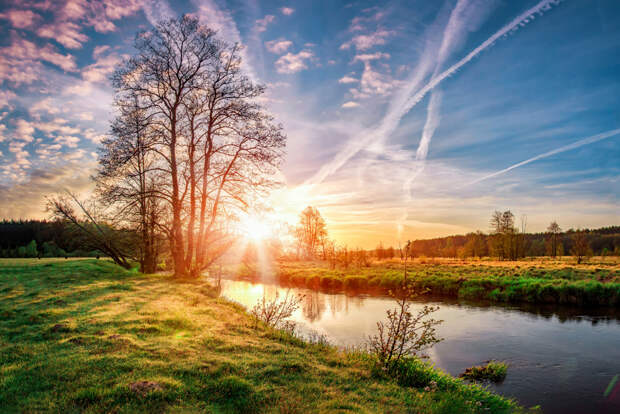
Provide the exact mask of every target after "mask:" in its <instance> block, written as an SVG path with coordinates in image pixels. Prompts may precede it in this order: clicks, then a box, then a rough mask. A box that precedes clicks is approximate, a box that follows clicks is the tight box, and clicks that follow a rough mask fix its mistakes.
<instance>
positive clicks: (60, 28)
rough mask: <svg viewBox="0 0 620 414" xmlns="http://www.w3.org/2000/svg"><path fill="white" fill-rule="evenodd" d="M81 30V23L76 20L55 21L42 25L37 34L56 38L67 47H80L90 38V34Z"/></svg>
mask: <svg viewBox="0 0 620 414" xmlns="http://www.w3.org/2000/svg"><path fill="white" fill-rule="evenodd" d="M80 30H81V28H80V25H78V24H77V23H75V22H71V21H69V22H54V23H51V24H47V25H44V26H41V27H40V28H39V29H38V30H37V35H39V36H40V37H44V38H48V39H54V40H55V41H57V42H58V43H60V44H61V45H63V46H64V47H66V48H69V49H79V48H81V47H82V43H84V42H86V41H87V40H88V36H86V35H85V34H83V33H82V32H81V31H80Z"/></svg>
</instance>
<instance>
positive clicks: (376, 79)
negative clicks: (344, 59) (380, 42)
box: [350, 52, 398, 99]
mask: <svg viewBox="0 0 620 414" xmlns="http://www.w3.org/2000/svg"><path fill="white" fill-rule="evenodd" d="M389 57H390V55H389V54H388V53H380V52H377V53H373V54H362V55H356V56H355V58H354V59H353V62H363V64H364V71H363V72H362V76H361V77H360V80H359V88H352V89H350V92H351V94H352V95H353V97H354V98H356V99H363V98H369V97H370V96H372V95H381V96H385V95H387V94H389V93H390V92H391V91H392V89H393V88H394V87H395V86H396V85H397V84H398V81H396V80H394V79H392V77H391V76H389V75H388V74H384V73H380V72H378V71H377V70H375V69H374V68H373V67H372V65H371V62H372V61H374V60H378V59H384V58H389Z"/></svg>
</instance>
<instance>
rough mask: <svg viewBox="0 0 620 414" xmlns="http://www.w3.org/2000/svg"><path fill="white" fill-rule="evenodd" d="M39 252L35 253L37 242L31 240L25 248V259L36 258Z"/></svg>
mask: <svg viewBox="0 0 620 414" xmlns="http://www.w3.org/2000/svg"><path fill="white" fill-rule="evenodd" d="M38 255H39V252H38V251H37V242H36V241H34V240H32V241H31V242H30V243H28V245H27V246H26V256H25V257H37V256H38Z"/></svg>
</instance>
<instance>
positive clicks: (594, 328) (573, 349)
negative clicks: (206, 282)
mask: <svg viewBox="0 0 620 414" xmlns="http://www.w3.org/2000/svg"><path fill="white" fill-rule="evenodd" d="M287 290H288V289H287V288H283V287H278V286H276V285H272V284H256V283H250V282H245V281H231V280H224V281H222V294H223V295H224V296H225V297H227V298H229V299H232V300H234V301H236V302H239V303H241V304H243V305H245V306H246V307H248V308H251V307H252V306H253V305H254V304H255V303H256V302H257V301H258V300H259V299H260V298H262V296H263V294H266V295H267V297H268V298H273V297H274V296H275V294H276V292H280V294H281V295H284V294H285V293H286V291H287ZM291 294H302V295H304V297H303V300H302V303H301V306H300V309H299V310H298V311H297V312H296V313H295V314H294V315H293V317H292V319H293V320H294V321H296V322H297V323H298V324H299V325H300V327H301V329H302V331H305V332H308V331H313V332H316V333H319V334H322V335H325V336H326V337H327V338H328V340H329V341H330V342H331V343H333V344H335V345H340V346H351V345H360V344H363V343H364V342H365V341H366V338H367V337H368V335H370V334H373V333H374V332H375V330H376V322H377V321H379V320H383V319H384V318H385V311H386V310H387V309H389V308H393V307H394V301H393V300H392V299H390V298H385V297H368V296H348V295H345V294H342V293H321V292H316V291H311V290H307V289H291ZM425 303H431V304H435V305H439V306H440V307H441V309H440V310H439V311H438V312H436V313H435V314H434V317H435V318H436V319H443V320H444V323H443V324H442V325H441V326H440V327H439V329H438V333H439V335H440V337H443V338H445V340H444V341H443V342H441V343H439V344H438V345H436V346H435V347H434V348H433V349H431V351H430V352H429V353H428V354H429V356H430V358H431V360H432V361H433V362H434V363H435V365H436V366H438V367H440V368H441V369H443V370H444V371H446V372H449V373H450V374H452V375H455V376H456V375H459V374H460V373H461V372H463V371H464V370H465V368H467V367H470V366H472V365H477V364H481V363H483V362H485V361H487V360H489V359H496V360H501V361H506V362H508V364H509V368H508V375H507V377H506V379H505V381H504V382H503V383H501V384H497V385H495V384H493V385H490V388H491V389H493V390H494V391H496V392H498V393H500V394H502V395H505V396H508V397H513V398H515V399H517V400H518V401H519V402H520V403H521V404H522V405H524V406H526V407H531V406H534V405H540V406H541V407H542V409H543V412H545V413H552V414H553V413H584V414H585V413H616V414H617V413H620V381H618V382H617V383H616V386H615V388H614V389H612V390H611V392H610V393H609V394H608V395H607V397H605V395H604V394H605V391H606V389H607V388H608V385H609V384H610V382H611V381H612V379H613V378H614V376H615V375H617V374H620V312H618V311H617V310H614V309H600V310H598V311H596V310H588V311H583V310H579V309H575V308H572V309H571V308H559V307H535V306H529V307H522V306H516V307H515V306H512V307H506V306H490V305H488V304H482V303H472V302H460V301H445V300H441V301H440V300H434V301H427V302H425ZM422 305H423V303H422V302H417V303H415V304H414V309H415V308H418V307H421V306H422Z"/></svg>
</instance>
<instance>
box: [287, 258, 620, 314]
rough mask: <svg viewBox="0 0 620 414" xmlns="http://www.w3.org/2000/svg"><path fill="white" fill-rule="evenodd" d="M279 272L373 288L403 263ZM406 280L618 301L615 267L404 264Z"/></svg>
mask: <svg viewBox="0 0 620 414" xmlns="http://www.w3.org/2000/svg"><path fill="white" fill-rule="evenodd" d="M278 275H279V279H280V282H281V283H283V284H290V285H293V286H298V287H307V288H310V289H324V290H345V291H351V292H355V293H377V294H385V293H387V292H388V291H390V290H394V289H396V288H398V287H399V286H400V285H401V283H402V280H403V275H402V269H399V268H398V266H397V265H396V266H395V265H394V263H379V264H375V265H373V266H371V267H370V268H360V269H355V268H352V269H348V270H331V269H328V268H327V267H321V266H320V265H317V264H312V265H308V264H304V263H282V264H281V266H280V269H279V272H278ZM407 281H408V283H409V284H410V285H411V287H413V288H415V289H416V290H418V291H423V292H427V293H428V294H431V295H437V296H446V297H453V298H464V299H476V300H488V301H492V302H510V303H515V302H529V303H545V304H569V305H579V306H619V305H620V271H618V270H614V269H573V268H566V267H563V268H539V267H533V266H523V267H521V266H519V265H516V266H515V267H514V268H508V267H498V266H484V265H480V264H472V265H469V266H451V265H439V264H436V265H423V264H415V265H412V266H410V267H409V269H408V277H407Z"/></svg>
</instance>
